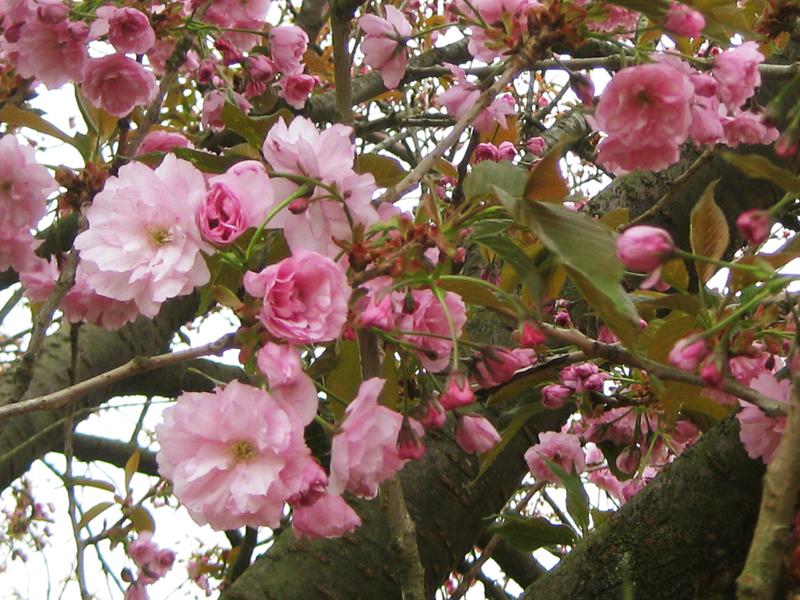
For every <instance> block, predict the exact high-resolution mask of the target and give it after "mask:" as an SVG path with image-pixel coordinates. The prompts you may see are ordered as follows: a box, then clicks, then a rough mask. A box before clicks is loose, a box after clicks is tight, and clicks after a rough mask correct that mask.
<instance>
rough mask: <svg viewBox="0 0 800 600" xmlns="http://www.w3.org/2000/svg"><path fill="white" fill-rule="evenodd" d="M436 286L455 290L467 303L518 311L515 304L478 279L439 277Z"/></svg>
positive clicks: (449, 290)
mask: <svg viewBox="0 0 800 600" xmlns="http://www.w3.org/2000/svg"><path fill="white" fill-rule="evenodd" d="M436 286H437V287H439V288H441V289H443V290H445V291H448V292H455V293H456V294H458V295H459V296H461V298H462V300H464V302H466V303H467V304H477V305H478V306H485V307H486V308H495V309H498V310H501V311H509V310H512V311H516V308H515V307H514V306H513V305H511V304H509V303H508V302H506V301H505V300H503V299H501V298H498V297H497V295H496V294H495V293H494V292H493V291H492V290H490V289H489V288H487V287H486V286H484V285H481V284H480V283H479V282H477V281H475V282H473V281H469V280H466V279H455V280H454V279H439V280H437V281H436Z"/></svg>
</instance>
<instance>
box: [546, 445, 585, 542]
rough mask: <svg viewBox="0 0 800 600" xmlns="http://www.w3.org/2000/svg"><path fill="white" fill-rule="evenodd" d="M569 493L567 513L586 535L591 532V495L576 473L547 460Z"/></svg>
mask: <svg viewBox="0 0 800 600" xmlns="http://www.w3.org/2000/svg"><path fill="white" fill-rule="evenodd" d="M545 463H546V464H547V466H548V467H549V468H550V470H552V471H553V473H555V474H556V475H557V476H558V478H559V479H560V480H561V483H562V484H563V485H564V489H565V490H566V491H567V512H568V513H569V516H570V517H572V519H573V520H574V521H575V524H576V525H577V526H578V527H580V529H581V531H582V532H583V533H584V534H585V533H587V532H588V531H589V515H590V512H589V495H588V494H587V493H586V490H585V489H584V487H583V482H582V481H581V478H580V477H579V476H578V475H577V474H575V473H569V474H568V473H567V472H566V471H565V470H564V469H562V468H561V467H559V466H558V465H557V464H556V463H555V462H553V461H552V460H545Z"/></svg>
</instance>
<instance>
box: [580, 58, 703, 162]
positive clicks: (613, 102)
mask: <svg viewBox="0 0 800 600" xmlns="http://www.w3.org/2000/svg"><path fill="white" fill-rule="evenodd" d="M693 95H694V86H693V85H692V82H691V80H690V79H689V76H688V75H687V74H686V73H684V72H683V71H682V70H680V69H678V68H675V67H674V66H673V65H671V64H665V63H654V64H646V65H639V66H635V67H628V68H627V69H622V70H621V71H619V72H618V73H617V74H616V75H615V76H614V77H613V78H612V80H611V82H610V83H609V84H608V87H606V89H605V91H604V92H603V95H602V96H601V97H600V101H599V102H598V104H597V110H596V111H595V115H594V119H593V125H594V126H595V127H596V128H597V129H599V130H601V131H603V132H605V133H606V134H607V135H608V137H607V138H605V139H604V140H603V141H602V142H600V145H599V146H598V160H599V161H600V162H601V163H602V164H604V165H606V166H607V167H609V168H611V169H614V170H615V171H617V172H627V171H633V170H635V169H652V170H659V169H663V168H664V167H667V166H669V165H670V164H672V163H673V162H675V161H676V160H677V158H678V154H679V148H680V145H681V144H682V143H683V142H684V141H686V139H687V137H688V135H689V127H690V126H691V123H692V115H691V110H690V101H691V99H692V97H693Z"/></svg>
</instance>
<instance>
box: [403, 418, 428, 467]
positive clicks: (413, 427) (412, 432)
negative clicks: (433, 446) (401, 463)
mask: <svg viewBox="0 0 800 600" xmlns="http://www.w3.org/2000/svg"><path fill="white" fill-rule="evenodd" d="M424 435H425V428H424V427H423V426H422V424H421V423H419V422H418V421H416V420H415V419H409V418H408V417H404V418H403V424H402V425H401V426H400V432H399V433H398V434H397V456H399V457H400V458H403V459H409V460H419V459H421V458H422V457H423V456H425V453H426V452H427V451H428V449H427V448H426V447H425V443H424V442H423V441H422V438H423V436H424Z"/></svg>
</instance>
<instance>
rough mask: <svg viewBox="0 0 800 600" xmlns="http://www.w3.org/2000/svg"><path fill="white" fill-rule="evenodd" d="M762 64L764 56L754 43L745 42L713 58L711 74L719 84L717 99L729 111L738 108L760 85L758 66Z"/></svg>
mask: <svg viewBox="0 0 800 600" xmlns="http://www.w3.org/2000/svg"><path fill="white" fill-rule="evenodd" d="M762 62H764V55H763V54H761V52H760V51H759V50H758V44H756V43H755V42H745V43H744V44H742V45H741V46H737V47H736V48H731V49H730V50H726V51H725V52H723V53H722V54H719V55H718V56H716V57H715V58H714V69H713V71H712V73H713V74H714V77H715V78H716V79H717V81H718V82H719V89H718V93H719V97H720V99H721V100H722V101H723V102H724V103H725V105H726V106H727V107H728V109H729V110H735V109H737V108H739V107H740V106H741V105H742V104H744V102H745V100H747V99H748V98H750V96H752V95H753V94H754V93H755V91H756V87H757V86H759V85H761V73H759V71H758V65H759V64H761V63H762Z"/></svg>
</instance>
